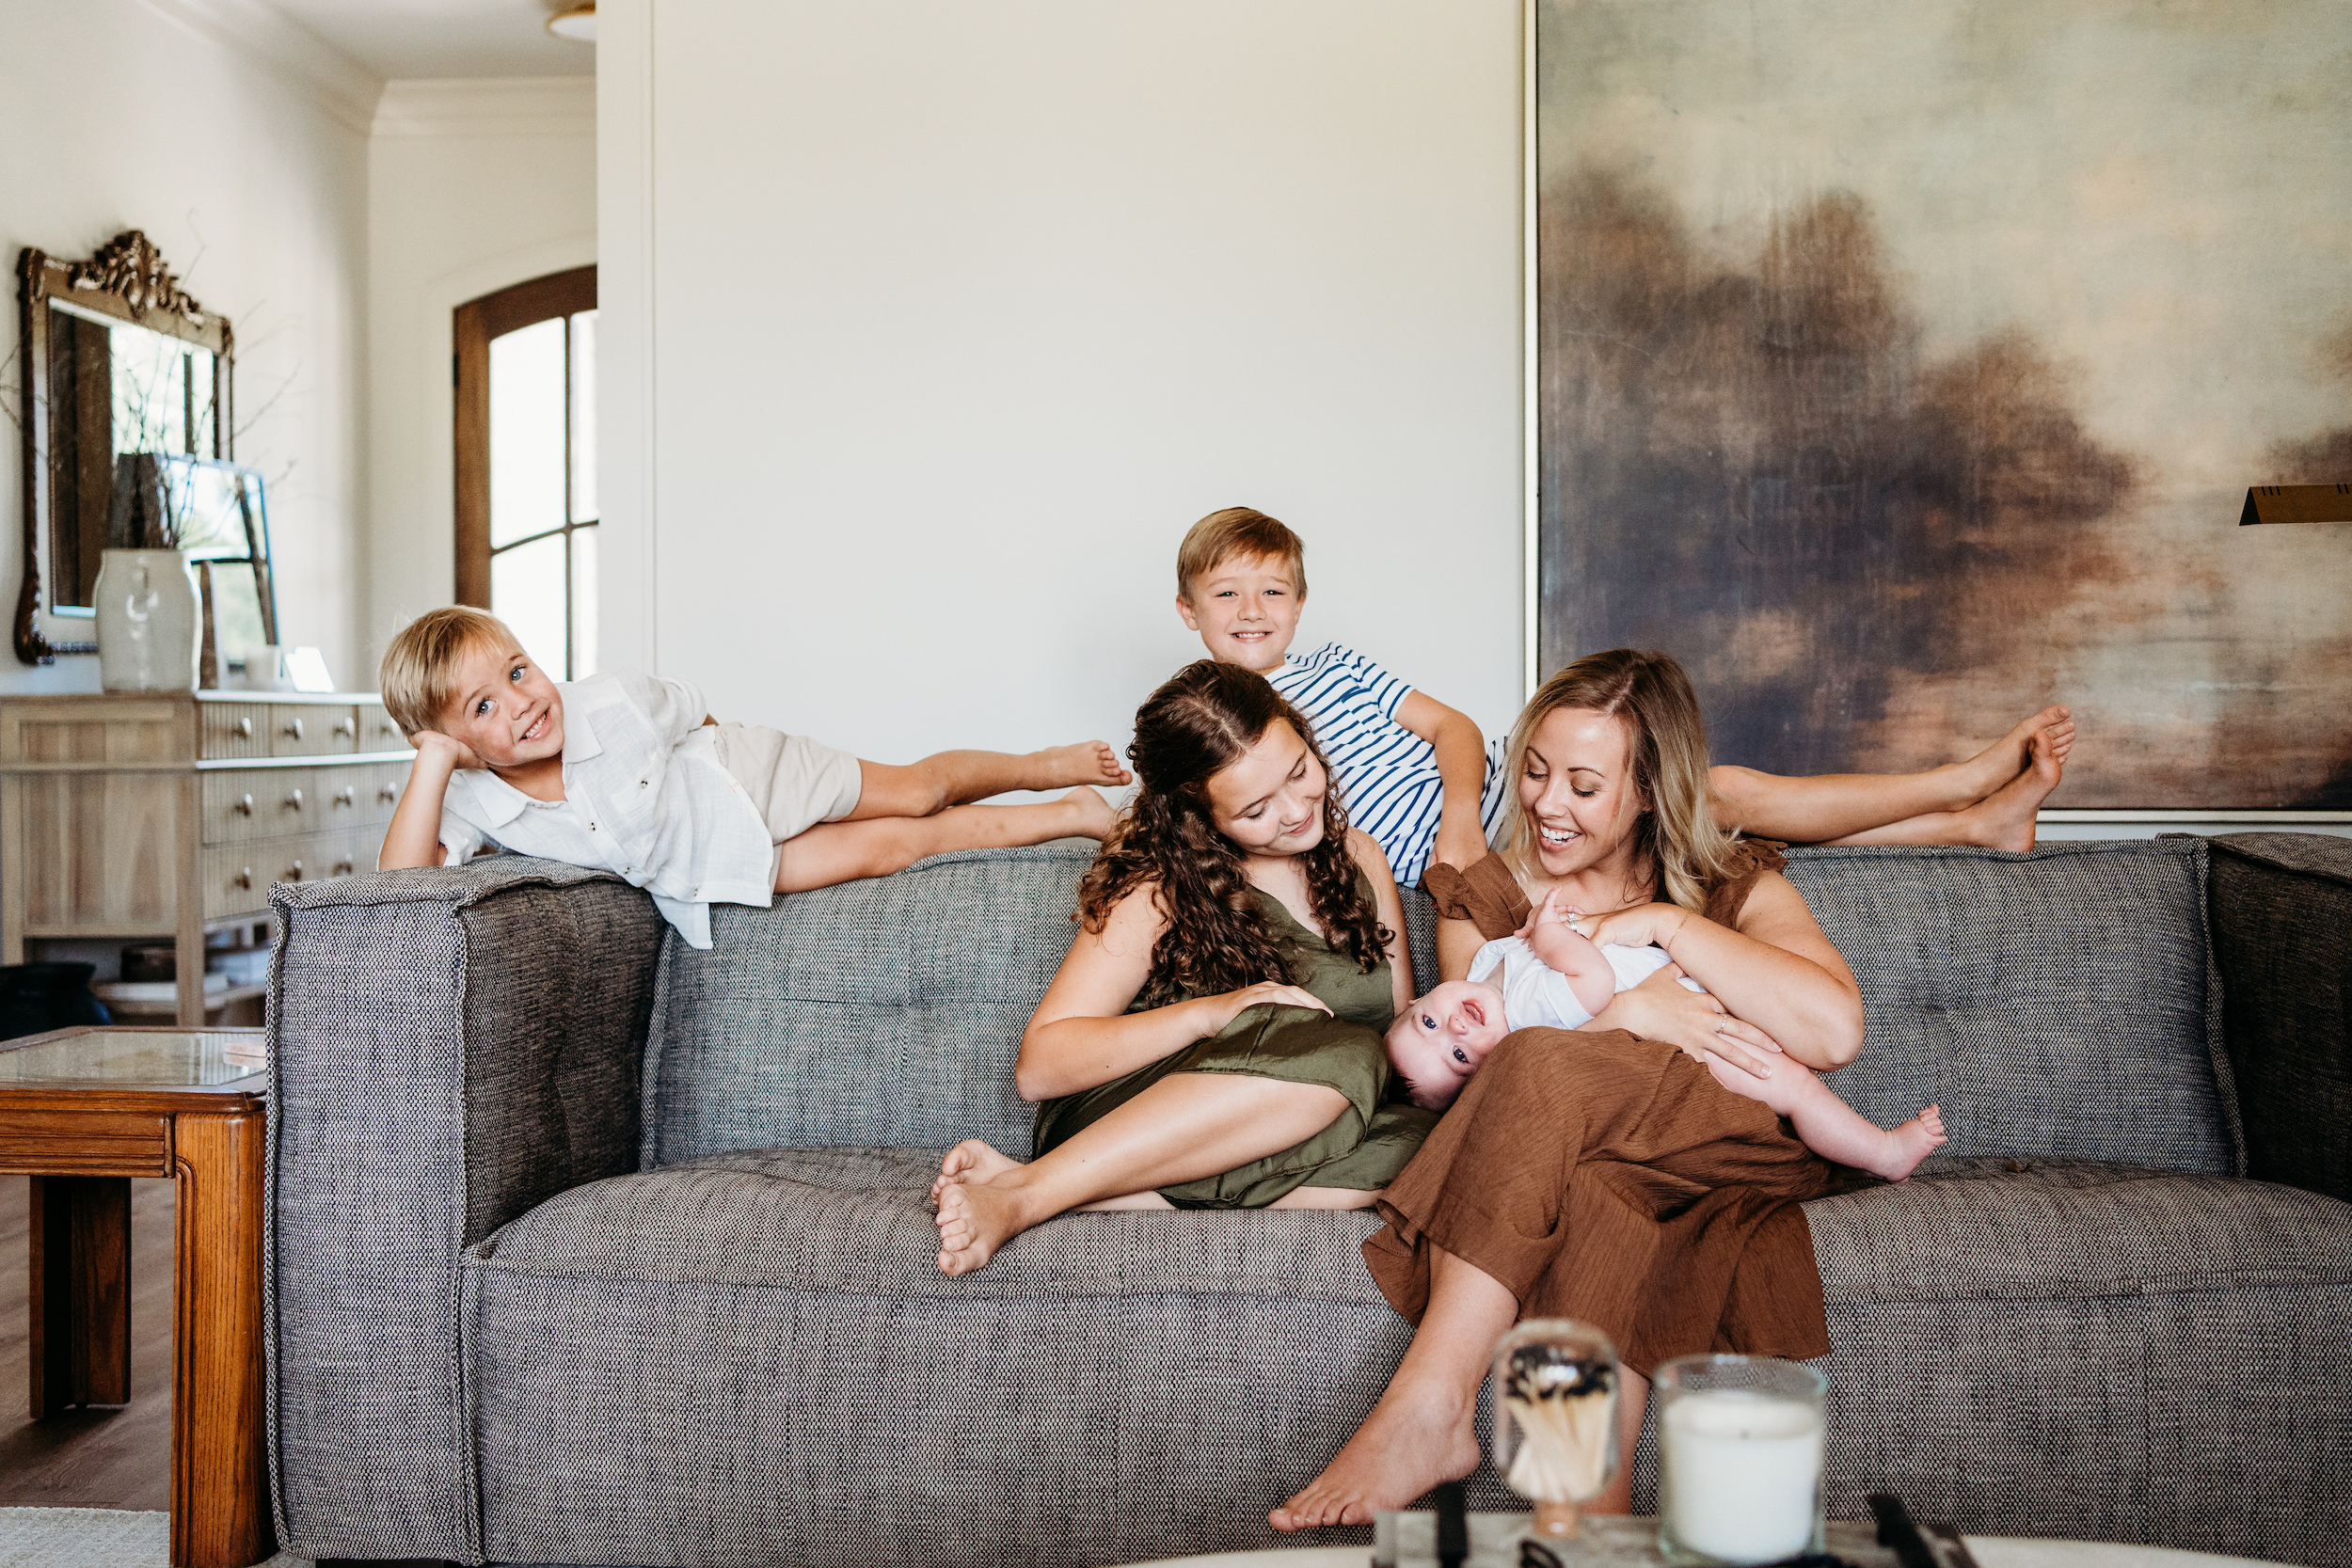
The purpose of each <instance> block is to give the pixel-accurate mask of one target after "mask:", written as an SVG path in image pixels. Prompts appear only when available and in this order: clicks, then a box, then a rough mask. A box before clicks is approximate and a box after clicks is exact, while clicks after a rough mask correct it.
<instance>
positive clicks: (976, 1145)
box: [931, 1138, 1021, 1208]
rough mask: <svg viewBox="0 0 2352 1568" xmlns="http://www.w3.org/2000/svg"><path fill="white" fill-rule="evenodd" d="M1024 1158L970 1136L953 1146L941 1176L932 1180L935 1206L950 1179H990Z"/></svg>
mask: <svg viewBox="0 0 2352 1568" xmlns="http://www.w3.org/2000/svg"><path fill="white" fill-rule="evenodd" d="M1020 1163H1021V1162H1020V1161H1018V1160H1016V1159H1014V1158H1013V1157H1012V1156H1011V1155H1009V1154H1007V1153H1005V1152H1004V1151H1003V1150H1002V1149H1000V1148H997V1147H996V1146H995V1145H994V1144H992V1143H988V1142H985V1141H983V1140H981V1139H979V1138H966V1139H964V1140H963V1142H961V1143H960V1144H958V1145H956V1147H955V1148H951V1149H949V1150H948V1151H947V1153H946V1158H945V1159H943V1160H941V1161H940V1162H939V1176H938V1178H937V1180H933V1181H932V1182H931V1207H933V1208H937V1207H938V1206H939V1189H940V1188H942V1187H944V1186H946V1184H947V1183H948V1182H950V1181H986V1180H990V1179H992V1178H993V1177H997V1176H1001V1175H1003V1174H1004V1173H1005V1172H1006V1171H1009V1170H1010V1169H1012V1167H1013V1166H1015V1165H1017V1164H1020Z"/></svg>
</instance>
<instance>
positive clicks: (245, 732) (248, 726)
mask: <svg viewBox="0 0 2352 1568" xmlns="http://www.w3.org/2000/svg"><path fill="white" fill-rule="evenodd" d="M236 731H237V738H238V739H239V740H250V739H252V738H253V721H252V720H251V719H240V720H238V721H237V723H236Z"/></svg>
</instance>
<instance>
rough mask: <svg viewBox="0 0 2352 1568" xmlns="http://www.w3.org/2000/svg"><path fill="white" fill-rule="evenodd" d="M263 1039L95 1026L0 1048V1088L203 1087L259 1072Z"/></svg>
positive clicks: (221, 1032)
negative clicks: (51, 1086)
mask: <svg viewBox="0 0 2352 1568" xmlns="http://www.w3.org/2000/svg"><path fill="white" fill-rule="evenodd" d="M266 1038H267V1037H266V1036H264V1035H263V1034H262V1031H261V1030H259V1029H106V1028H95V1029H87V1030H79V1031H76V1032H74V1033H72V1034H68V1035H60V1036H58V1037H56V1038H55V1039H47V1040H42V1041H40V1042H39V1043H38V1044H34V1045H27V1046H21V1047H18V1048H16V1049H13V1050H11V1049H10V1048H9V1047H8V1045H7V1044H6V1043H5V1042H0V1084H121V1085H137V1086H140V1087H145V1088H169V1087H173V1086H175V1085H177V1086H180V1087H189V1086H199V1087H206V1088H209V1087H212V1086H214V1085H220V1084H233V1083H235V1082H236V1081H237V1080H238V1079H240V1078H256V1079H258V1078H259V1077H260V1076H261V1075H262V1073H264V1072H266V1071H267V1070H268V1063H267V1061H266V1059H265V1052H266V1047H265V1046H264V1045H263V1043H262V1042H263V1041H264V1040H265V1039H266ZM259 1086H260V1085H258V1084H257V1085H255V1087H256V1088H258V1087H259Z"/></svg>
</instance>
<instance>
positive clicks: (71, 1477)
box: [0, 1176, 172, 1510]
mask: <svg viewBox="0 0 2352 1568" xmlns="http://www.w3.org/2000/svg"><path fill="white" fill-rule="evenodd" d="M28 1222H29V1213H28V1198H27V1181H26V1178H24V1177H22V1176H0V1507H11V1508H136V1509H155V1510H162V1509H166V1508H168V1507H170V1506H171V1255H172V1183H171V1182H170V1181H168V1180H143V1181H134V1182H132V1183H131V1402H130V1403H129V1404H126V1405H122V1406H119V1407H117V1408H113V1409H106V1408H98V1409H81V1410H71V1411H67V1412H66V1413H64V1414H63V1415H58V1416H52V1417H51V1418H49V1419H47V1420H45V1421H33V1420H28V1419H26V1418H25V1408H26V1398H27V1393H26V1390H27V1382H26V1379H27V1368H26V1366H25V1359H24V1358H25V1339H26V1332H27V1321H26V1307H25V1265H26V1255H25V1249H26V1247H27V1245H28V1244H29V1243H28V1242H27V1239H26V1227H27V1224H28Z"/></svg>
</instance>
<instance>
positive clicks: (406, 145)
mask: <svg viewBox="0 0 2352 1568" xmlns="http://www.w3.org/2000/svg"><path fill="white" fill-rule="evenodd" d="M368 255H369V289H368V293H369V323H368V341H369V367H368V391H369V419H368V431H369V476H370V483H369V503H370V505H369V509H370V515H371V525H372V526H371V532H370V535H369V540H368V557H369V594H368V601H367V606H366V610H365V617H366V619H365V625H364V627H363V630H362V633H361V641H362V643H363V649H362V663H361V665H360V667H359V670H358V673H359V674H360V675H362V676H363V677H364V684H367V685H371V686H372V685H373V684H374V680H375V668H376V662H377V660H379V659H380V658H381V657H383V652H384V644H385V642H386V641H388V640H389V638H390V637H391V635H392V633H393V632H395V631H397V630H399V629H400V627H401V626H404V625H405V624H406V623H407V622H409V621H410V620H412V619H414V618H415V617H416V616H418V615H420V614H421V613H423V612H424V611H425V610H431V609H434V608H435V607H437V606H439V605H445V604H448V603H449V602H450V599H451V595H452V592H453V577H454V571H455V562H454V555H453V550H454V546H453V540H452V516H453V510H454V504H453V484H454V479H453V455H452V452H453V440H452V431H453V418H454V412H453V404H452V397H451V388H450V352H451V339H450V312H451V311H453V309H456V308H457V307H458V306H460V305H462V304H464V303H465V302H466V301H468V300H469V299H475V298H478V297H480V296H481V295H483V294H485V293H491V292H492V291H494V290H498V289H502V288H505V287H506V286H507V285H508V284H511V283H519V282H522V281H523V280H525V279H526V278H532V277H541V276H543V275H544V274H547V273H550V272H560V271H563V270H564V269H565V268H567V267H577V266H583V265H585V264H587V263H588V262H591V261H595V260H596V82H595V79H594V78H593V77H585V76H582V77H530V78H519V79H491V80H475V81H433V82H427V81H397V82H390V83H388V84H386V86H385V89H384V97H383V100H382V102H381V103H379V104H378V106H377V109H376V115H375V126H374V138H373V141H372V142H371V144H370V146H369V150H368ZM353 684H362V682H360V681H355V682H354V683H353Z"/></svg>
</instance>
